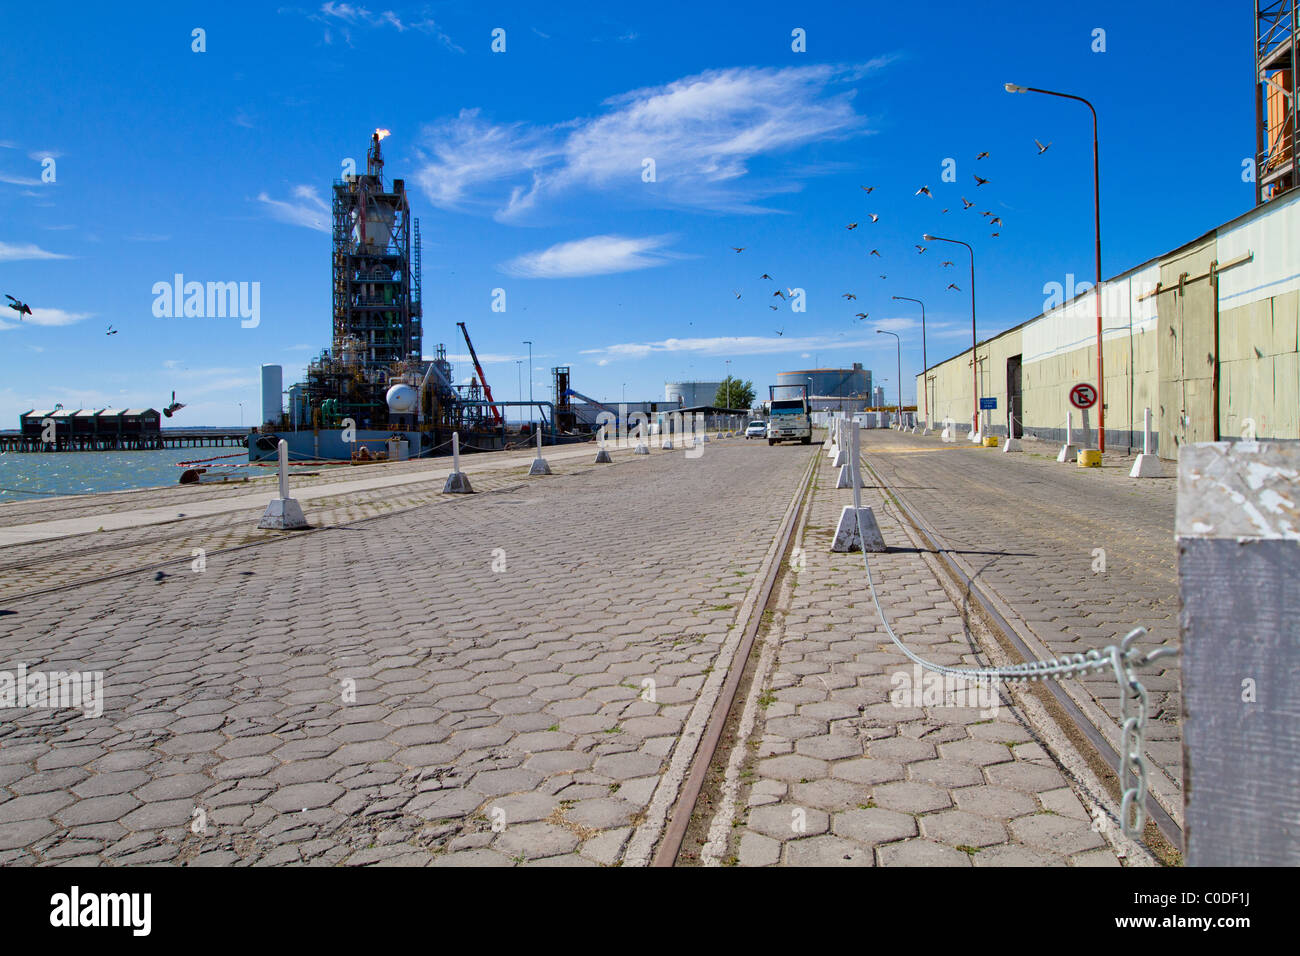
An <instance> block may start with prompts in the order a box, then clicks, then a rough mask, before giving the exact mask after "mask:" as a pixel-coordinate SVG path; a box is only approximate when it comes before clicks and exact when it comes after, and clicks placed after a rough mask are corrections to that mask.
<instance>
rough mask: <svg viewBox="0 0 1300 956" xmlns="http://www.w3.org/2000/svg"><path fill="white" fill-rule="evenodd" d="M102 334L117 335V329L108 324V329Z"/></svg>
mask: <svg viewBox="0 0 1300 956" xmlns="http://www.w3.org/2000/svg"><path fill="white" fill-rule="evenodd" d="M104 334H105V335H117V329H115V328H113V327H112V326H111V325H110V326H109V327H108V331H107V332H105V333H104Z"/></svg>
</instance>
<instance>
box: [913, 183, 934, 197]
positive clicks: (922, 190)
mask: <svg viewBox="0 0 1300 956" xmlns="http://www.w3.org/2000/svg"><path fill="white" fill-rule="evenodd" d="M915 195H917V196H929V197H930V198H931V199H933V198H934V193H932V192H930V187H929V186H922V187H921V188H920V189H918V190H917V191H916V193H915Z"/></svg>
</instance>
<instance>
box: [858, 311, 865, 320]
mask: <svg viewBox="0 0 1300 956" xmlns="http://www.w3.org/2000/svg"><path fill="white" fill-rule="evenodd" d="M866 317H867V313H866V312H859V313H858V318H859V319H865V318H866Z"/></svg>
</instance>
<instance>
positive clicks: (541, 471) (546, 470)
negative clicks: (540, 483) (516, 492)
mask: <svg viewBox="0 0 1300 956" xmlns="http://www.w3.org/2000/svg"><path fill="white" fill-rule="evenodd" d="M550 473H551V466H550V464H549V463H548V462H547V461H546V459H545V458H534V459H533V464H532V466H531V467H530V468H529V469H528V474H530V475H549V474H550Z"/></svg>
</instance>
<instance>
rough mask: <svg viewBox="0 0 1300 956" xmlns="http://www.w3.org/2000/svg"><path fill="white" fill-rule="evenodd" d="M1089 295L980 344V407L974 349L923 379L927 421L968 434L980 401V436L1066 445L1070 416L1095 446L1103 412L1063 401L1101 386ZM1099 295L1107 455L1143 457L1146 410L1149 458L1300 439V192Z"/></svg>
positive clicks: (1117, 281)
mask: <svg viewBox="0 0 1300 956" xmlns="http://www.w3.org/2000/svg"><path fill="white" fill-rule="evenodd" d="M1095 295H1096V292H1095V290H1088V291H1087V292H1085V293H1084V294H1082V295H1079V296H1076V297H1075V298H1074V299H1073V300H1071V301H1069V302H1066V303H1064V304H1062V305H1060V306H1059V307H1057V308H1053V309H1051V310H1049V311H1047V312H1045V313H1043V314H1042V315H1039V316H1037V317H1035V318H1033V319H1030V320H1029V321H1027V322H1025V323H1023V324H1021V325H1018V326H1016V327H1015V328H1012V329H1008V330H1007V331H1005V332H1002V333H1000V334H999V335H996V336H994V337H993V338H991V339H988V340H986V341H984V342H981V343H979V346H978V349H977V350H976V351H977V360H978V366H979V374H978V384H979V394H978V396H976V395H973V394H972V390H973V389H974V387H975V383H976V378H975V376H974V375H972V372H971V350H970V349H966V350H965V351H964V352H962V353H961V354H960V355H956V356H954V357H953V358H950V359H948V360H947V361H945V362H941V363H939V364H937V365H934V366H932V367H930V368H929V369H926V371H925V373H924V376H920V375H918V376H917V379H916V388H917V394H918V395H924V394H926V393H925V392H922V391H921V389H922V388H924V389H926V391H927V392H928V395H929V401H930V405H929V407H930V413H931V418H932V419H933V422H934V423H935V424H936V425H939V424H942V423H943V422H944V421H945V420H946V419H950V420H951V421H952V422H953V423H954V425H955V426H956V428H957V430H958V431H963V430H964V431H967V432H969V429H970V425H971V421H972V418H973V409H974V406H975V403H976V399H977V398H983V399H985V400H986V402H985V404H986V405H987V404H992V403H993V402H996V405H997V408H996V410H990V411H986V412H985V415H986V416H987V418H986V420H987V421H988V423H989V428H988V432H987V433H988V434H993V435H1007V434H1008V430H1009V429H1010V430H1011V431H1012V432H1013V433H1014V434H1017V435H1020V434H1024V435H1028V436H1031V437H1037V438H1043V439H1048V440H1051V441H1062V440H1063V439H1064V437H1065V426H1066V415H1067V413H1070V412H1072V413H1073V416H1074V427H1075V429H1076V434H1075V436H1074V437H1075V441H1076V442H1079V441H1080V439H1081V438H1082V443H1083V444H1084V445H1085V446H1086V447H1093V448H1095V447H1097V439H1098V435H1097V424H1098V423H1097V411H1098V408H1097V407H1095V406H1094V407H1093V408H1092V409H1090V410H1081V409H1078V408H1076V407H1075V406H1074V403H1072V402H1071V398H1070V396H1071V391H1072V389H1074V387H1075V386H1076V385H1079V384H1088V385H1093V386H1095V383H1096V377H1097V376H1096V372H1097V348H1096V339H1097V330H1096V322H1097V319H1096V299H1095ZM1101 295H1102V315H1103V336H1102V342H1103V348H1104V354H1103V359H1104V370H1105V389H1104V398H1105V404H1106V408H1105V429H1106V448H1107V449H1108V450H1130V449H1135V448H1138V449H1140V448H1141V444H1142V421H1143V410H1144V409H1146V408H1150V409H1151V417H1152V431H1153V433H1154V434H1153V439H1154V441H1155V443H1156V449H1155V450H1156V451H1157V453H1158V454H1159V455H1160V456H1161V457H1162V458H1167V459H1171V460H1172V459H1176V458H1177V457H1178V448H1179V446H1180V445H1183V444H1186V443H1188V442H1203V441H1219V440H1237V439H1240V438H1243V437H1247V438H1248V437H1251V436H1254V437H1256V438H1258V439H1259V440H1261V441H1262V440H1270V441H1297V440H1300V355H1297V341H1298V339H1297V310H1298V309H1300V190H1291V191H1290V192H1288V193H1287V194H1286V195H1284V196H1282V197H1280V198H1277V199H1274V200H1272V201H1270V202H1267V203H1264V204H1262V205H1260V206H1257V207H1256V208H1255V209H1252V210H1251V211H1250V212H1248V213H1246V214H1244V215H1242V216H1239V217H1237V218H1236V219H1234V220H1232V221H1231V222H1228V223H1225V224H1224V225H1222V226H1220V227H1218V228H1217V229H1214V230H1211V231H1210V232H1208V233H1206V234H1205V235H1203V236H1201V237H1200V238H1199V239H1196V240H1195V241H1193V242H1189V243H1188V244H1187V245H1185V246H1183V247H1181V248H1179V249H1175V250H1173V251H1171V252H1169V253H1167V254H1165V255H1163V256H1159V257H1158V258H1155V259H1152V260H1150V261H1148V262H1146V263H1143V264H1142V265H1140V266H1138V267H1137V268H1135V269H1131V270H1129V271H1128V272H1125V273H1123V274H1121V275H1119V276H1116V277H1115V278H1113V279H1110V280H1108V281H1106V282H1105V283H1104V284H1103V286H1102V290H1101ZM922 407H924V404H923V403H922ZM1080 428H1082V429H1083V432H1082V434H1080V433H1079V431H1078V430H1079V429H1080Z"/></svg>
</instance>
